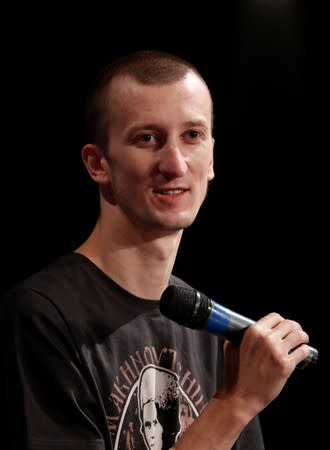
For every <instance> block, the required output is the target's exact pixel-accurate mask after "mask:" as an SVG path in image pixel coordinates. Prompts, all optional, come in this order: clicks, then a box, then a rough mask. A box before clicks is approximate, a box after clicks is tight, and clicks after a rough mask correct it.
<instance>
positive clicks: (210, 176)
mask: <svg viewBox="0 0 330 450" xmlns="http://www.w3.org/2000/svg"><path fill="white" fill-rule="evenodd" d="M212 141H213V147H212V154H211V158H210V162H209V171H208V174H207V179H208V181H211V180H213V178H214V177H215V174H214V145H215V140H214V138H212Z"/></svg>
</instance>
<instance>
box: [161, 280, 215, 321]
mask: <svg viewBox="0 0 330 450" xmlns="http://www.w3.org/2000/svg"><path fill="white" fill-rule="evenodd" d="M159 309H160V312H161V313H162V314H163V315H164V316H166V317H167V318H169V319H171V320H174V321H175V322H177V323H179V324H180V325H185V326H187V327H190V328H203V327H204V326H205V324H206V322H207V319H208V316H209V299H208V298H207V297H206V295H204V294H202V293H200V292H198V291H196V290H195V289H189V288H184V287H181V286H168V287H167V288H166V289H165V291H164V292H163V294H162V296H161V299H160V303H159Z"/></svg>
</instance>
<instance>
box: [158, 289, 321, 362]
mask: <svg viewBox="0 0 330 450" xmlns="http://www.w3.org/2000/svg"><path fill="white" fill-rule="evenodd" d="M160 312H161V313H162V314H163V315H165V316H166V317H168V318H169V319H171V320H173V321H175V322H177V323H179V324H180V325H184V326H187V327H189V328H193V329H205V330H206V331H209V332H210V333H212V334H215V335H223V336H224V337H226V338H227V339H228V340H229V341H231V342H234V343H239V342H240V341H241V339H242V337H243V334H244V332H245V330H246V329H247V328H248V327H249V326H250V325H252V324H253V323H255V321H253V320H251V319H248V318H247V317H244V316H242V315H240V314H238V313H235V312H233V311H231V310H230V309H228V308H225V307H224V306H222V305H220V304H219V303H217V302H215V301H214V300H212V299H210V298H209V297H207V296H206V295H205V294H203V293H201V292H198V291H197V290H195V289H189V288H184V287H179V286H168V287H167V288H166V289H165V291H164V292H163V295H162V297H161V299H160ZM317 360H318V351H317V350H316V349H315V348H313V347H310V346H309V353H308V356H307V357H306V358H305V359H304V360H303V361H301V362H300V363H299V364H298V365H297V368H300V369H303V368H305V367H307V366H309V365H311V364H315V363H316V362H317Z"/></svg>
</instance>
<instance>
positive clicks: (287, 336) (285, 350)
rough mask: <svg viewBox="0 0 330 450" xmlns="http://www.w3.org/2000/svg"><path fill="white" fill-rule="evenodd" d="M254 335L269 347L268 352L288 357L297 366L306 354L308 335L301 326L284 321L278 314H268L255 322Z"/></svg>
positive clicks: (291, 321) (293, 322)
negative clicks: (263, 340) (259, 337)
mask: <svg viewBox="0 0 330 450" xmlns="http://www.w3.org/2000/svg"><path fill="white" fill-rule="evenodd" d="M250 328H253V330H251V331H253V332H254V333H256V334H259V335H260V336H262V337H263V339H265V341H266V342H267V343H268V345H269V349H270V351H272V352H274V354H277V355H278V356H279V357H281V356H283V357H288V355H290V358H289V359H292V361H293V363H295V364H298V363H299V362H300V361H301V360H303V359H304V358H305V357H306V356H307V354H308V348H307V346H304V345H303V344H307V343H308V342H309V336H308V334H307V333H306V332H305V331H304V330H303V329H302V327H301V325H300V324H299V323H298V322H296V321H294V320H290V319H284V318H283V317H282V316H281V315H280V314H278V313H270V314H267V315H266V316H265V317H263V318H261V319H260V320H259V321H257V322H256V323H255V324H254V325H253V326H251V327H250Z"/></svg>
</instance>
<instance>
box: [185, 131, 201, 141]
mask: <svg viewBox="0 0 330 450" xmlns="http://www.w3.org/2000/svg"><path fill="white" fill-rule="evenodd" d="M187 134H188V137H189V138H191V139H196V138H198V137H199V136H200V133H199V131H196V130H191V131H188V133H187Z"/></svg>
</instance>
